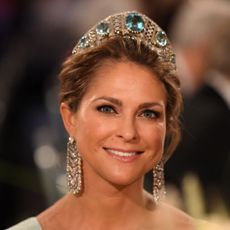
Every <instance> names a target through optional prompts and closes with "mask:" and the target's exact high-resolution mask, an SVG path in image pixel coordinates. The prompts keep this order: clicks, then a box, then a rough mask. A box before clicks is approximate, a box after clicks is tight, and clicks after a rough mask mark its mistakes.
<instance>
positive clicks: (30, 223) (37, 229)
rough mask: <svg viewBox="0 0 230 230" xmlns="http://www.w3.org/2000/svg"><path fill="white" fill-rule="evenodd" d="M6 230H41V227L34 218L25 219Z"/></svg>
mask: <svg viewBox="0 0 230 230" xmlns="http://www.w3.org/2000/svg"><path fill="white" fill-rule="evenodd" d="M6 230H42V228H41V225H40V224H39V223H38V221H37V219H36V218H35V217H31V218H29V219H26V220H24V221H22V222H20V223H18V224H16V225H14V226H12V227H10V228H7V229H6Z"/></svg>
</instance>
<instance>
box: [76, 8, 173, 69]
mask: <svg viewBox="0 0 230 230" xmlns="http://www.w3.org/2000/svg"><path fill="white" fill-rule="evenodd" d="M118 36H120V37H127V38H130V39H134V40H135V39H136V40H138V41H139V42H141V43H143V44H144V45H146V46H147V47H148V48H149V49H150V50H153V51H154V52H156V53H157V54H158V58H159V59H160V60H161V61H162V62H170V64H171V68H172V69H174V70H175V69H176V56H175V53H174V52H173V50H172V46H171V44H170V42H169V40H168V38H167V35H166V33H165V32H164V31H163V30H162V29H161V28H160V27H159V26H158V25H157V24H156V23H155V22H153V21H152V20H151V19H150V18H149V17H147V16H146V15H143V14H141V13H138V12H135V11H133V12H130V11H128V12H122V13H118V14H114V15H111V16H108V17H107V18H105V19H104V20H102V21H100V22H99V23H98V24H96V25H95V26H94V27H92V28H91V29H90V30H89V31H88V32H87V33H85V34H84V35H83V36H82V37H81V39H80V40H79V42H78V43H77V45H76V46H75V47H74V49H73V51H72V54H77V53H79V52H82V51H84V50H85V49H87V48H93V47H98V46H100V45H101V44H102V43H103V41H106V40H108V39H110V38H113V37H118Z"/></svg>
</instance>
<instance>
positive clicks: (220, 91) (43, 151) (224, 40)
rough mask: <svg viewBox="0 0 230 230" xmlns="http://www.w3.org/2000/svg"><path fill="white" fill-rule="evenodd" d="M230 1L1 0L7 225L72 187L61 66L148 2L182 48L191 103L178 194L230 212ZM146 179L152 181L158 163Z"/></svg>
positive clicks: (183, 203)
mask: <svg viewBox="0 0 230 230" xmlns="http://www.w3.org/2000/svg"><path fill="white" fill-rule="evenodd" d="M229 4H230V2H229V1H228V0H190V1H186V0H154V1H150V0H135V1H133V0H126V1H122V0H117V1H108V0H103V1H102V0H84V1H83V0H49V1H45V0H20V1H19V0H1V1H0V205H1V210H2V211H1V217H0V229H5V228H6V227H8V226H10V225H13V224H15V223H17V222H18V221H21V220H22V219H25V218H28V217H30V216H34V215H37V214H38V213H39V212H41V211H42V210H44V209H45V208H47V207H48V206H50V205H51V204H52V203H54V202H55V201H56V200H57V199H58V198H59V197H61V196H62V195H63V194H64V193H65V192H66V182H65V162H66V159H65V154H66V153H65V151H66V141H67V135H66V132H65V130H64V127H63V125H62V122H61V119H60V115H59V110H58V87H59V86H58V79H57V74H58V72H59V69H60V65H61V63H62V62H63V60H64V59H65V58H66V57H67V56H68V55H69V54H70V53H71V50H72V48H73V47H74V45H75V43H76V42H77V40H78V39H79V38H80V37H81V36H82V34H83V33H84V32H85V31H87V30H88V29H89V28H90V27H91V26H93V25H94V24H95V23H96V22H97V21H98V20H100V19H103V18H104V17H106V16H108V15H110V14H112V13H116V12H120V11H125V10H138V11H140V12H142V13H145V14H146V15H147V16H149V17H150V18H152V19H153V20H154V21H156V22H157V23H158V24H159V25H160V26H161V27H162V29H164V30H165V31H166V32H167V34H168V36H169V38H170V40H171V41H172V43H173V45H174V48H175V52H176V54H177V62H178V71H179V74H180V78H181V82H182V92H183V96H184V101H185V108H184V112H183V115H182V117H181V120H182V134H183V135H182V142H181V144H180V145H179V147H178V149H177V151H176V153H175V154H174V155H173V157H172V158H171V159H170V160H169V161H168V162H167V164H166V167H165V171H166V172H165V173H166V175H165V177H166V184H167V190H168V198H167V199H168V201H169V202H171V203H173V204H174V205H175V206H178V207H180V208H181V209H183V210H185V211H186V212H188V213H189V214H191V215H193V216H195V217H198V218H206V219H215V220H218V221H222V222H225V221H226V222H228V219H229V215H230V135H229V130H230V58H229V53H230V26H229V25H230V5H229ZM145 188H146V189H147V190H148V191H150V192H151V191H152V175H151V172H150V173H148V174H147V175H146V178H145Z"/></svg>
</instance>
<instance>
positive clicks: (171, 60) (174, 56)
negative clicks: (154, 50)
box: [170, 54, 176, 64]
mask: <svg viewBox="0 0 230 230" xmlns="http://www.w3.org/2000/svg"><path fill="white" fill-rule="evenodd" d="M170 62H172V63H173V64H176V55H175V54H171V56H170Z"/></svg>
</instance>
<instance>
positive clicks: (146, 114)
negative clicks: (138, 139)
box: [140, 109, 160, 119]
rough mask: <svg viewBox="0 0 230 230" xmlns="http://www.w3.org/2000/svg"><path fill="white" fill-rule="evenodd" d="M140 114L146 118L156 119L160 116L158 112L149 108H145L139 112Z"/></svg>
mask: <svg viewBox="0 0 230 230" xmlns="http://www.w3.org/2000/svg"><path fill="white" fill-rule="evenodd" d="M140 116H141V117H144V118H147V119H156V118H159V117H160V113H159V112H157V111H154V110H151V109H146V110H144V111H142V112H141V114H140Z"/></svg>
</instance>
